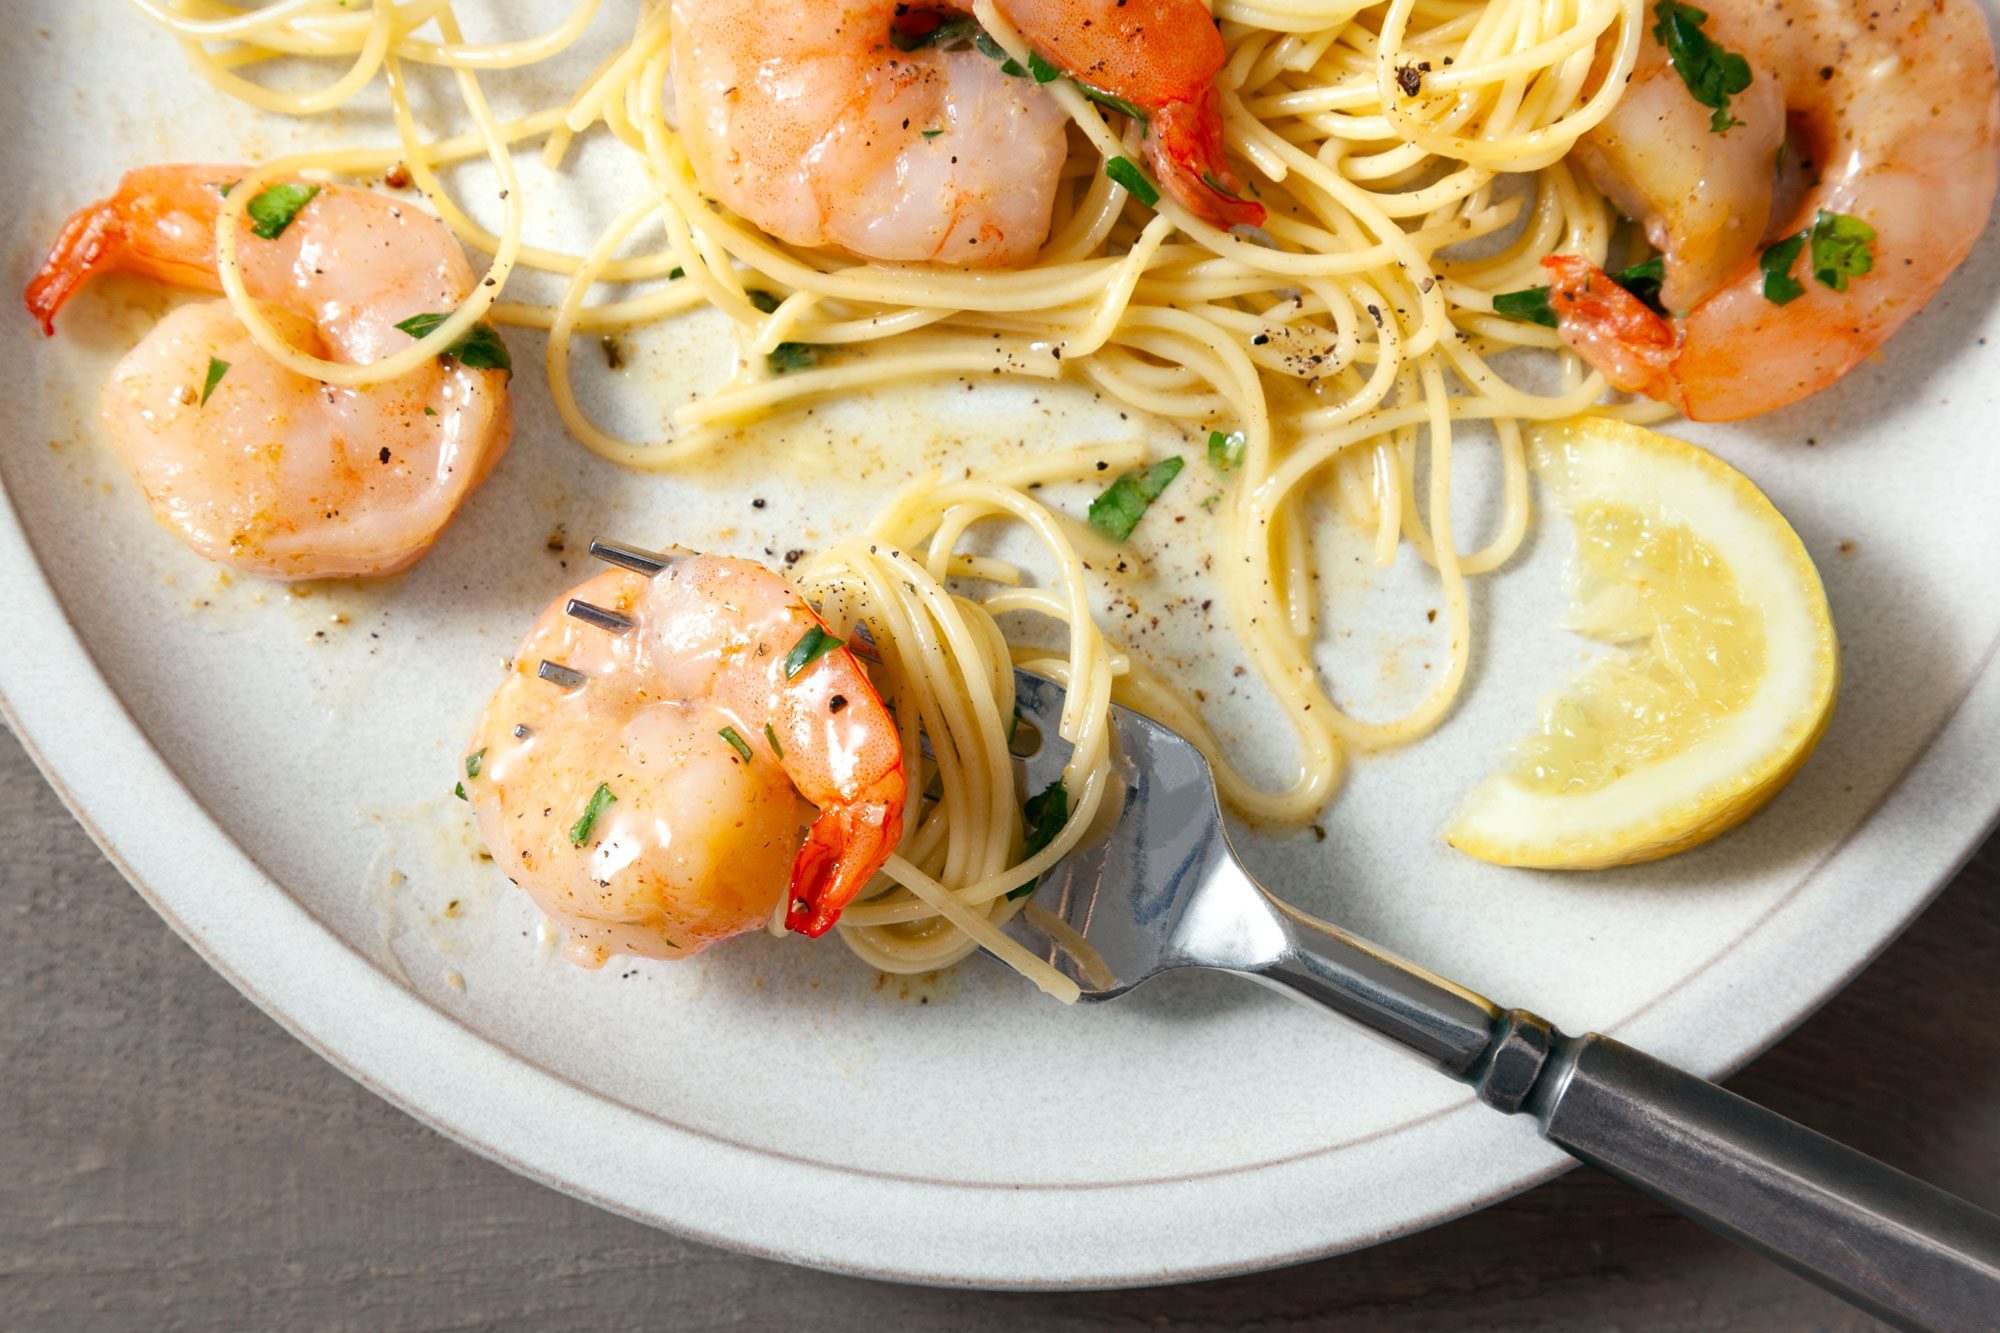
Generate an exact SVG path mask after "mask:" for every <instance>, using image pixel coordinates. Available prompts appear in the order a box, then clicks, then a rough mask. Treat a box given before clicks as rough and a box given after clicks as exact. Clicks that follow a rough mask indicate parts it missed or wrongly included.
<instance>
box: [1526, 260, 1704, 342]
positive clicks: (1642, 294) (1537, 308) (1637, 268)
mask: <svg viewBox="0 0 2000 1333" xmlns="http://www.w3.org/2000/svg"><path fill="white" fill-rule="evenodd" d="M1666 275H1667V263H1666V259H1665V257H1664V256H1661V255H1654V256H1653V257H1652V258H1651V259H1648V260H1645V261H1644V262H1643V263H1638V264H1633V265H1631V266H1630V267H1628V268H1621V269H1619V270H1618V271H1617V272H1616V273H1611V274H1607V275H1606V276H1607V277H1609V278H1610V279H1611V281H1613V282H1615V283H1617V284H1618V285H1619V286H1620V287H1623V288H1624V289H1625V290H1626V291H1628V292H1630V293H1632V295H1634V296H1636V297H1638V298H1639V300H1640V301H1641V302H1643V303H1644V304H1645V306H1646V308H1647V309H1648V310H1651V311H1652V312H1653V313H1654V314H1656V315H1662V316H1664V315H1665V314H1666V313H1667V311H1666V307H1665V306H1662V305H1661V304H1660V283H1661V282H1662V281H1664V280H1665V278H1666ZM1493 313H1494V314H1496V315H1505V316H1506V317H1507V318H1508V319H1518V320H1520V321H1521V322H1522V323H1523V324H1539V325H1541V326H1542V327H1543V328H1545V329H1552V328H1555V327H1556V312H1555V308H1554V307H1553V306H1551V305H1550V304H1549V289H1548V288H1546V287H1524V288H1522V289H1521V290H1520V291H1518V292H1501V293H1500V294H1499V295H1498V296H1495V297H1494V298H1493Z"/></svg>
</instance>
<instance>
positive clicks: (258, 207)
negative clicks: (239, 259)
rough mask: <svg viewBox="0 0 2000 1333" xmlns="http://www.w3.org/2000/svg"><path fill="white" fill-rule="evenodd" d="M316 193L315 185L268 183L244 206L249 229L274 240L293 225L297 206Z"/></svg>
mask: <svg viewBox="0 0 2000 1333" xmlns="http://www.w3.org/2000/svg"><path fill="white" fill-rule="evenodd" d="M318 193H319V186H317V185H268V186H266V187H264V188H263V189H262V190H259V191H258V192H257V197H256V198H254V199H252V200H251V201H250V202H249V204H247V205H246V206H245V207H244V210H243V211H244V212H246V213H248V214H249V215H250V230H251V231H252V232H254V233H255V234H257V235H258V236H261V237H263V238H264V239H265V240H267V241H275V240H277V239H278V238H279V237H280V236H282V235H284V234H285V228H287V227H289V226H291V225H292V219H293V218H295V217H297V216H298V215H299V210H300V209H302V208H304V207H305V206H306V205H307V204H309V203H311V202H312V199H313V196H314V195H316V194H318Z"/></svg>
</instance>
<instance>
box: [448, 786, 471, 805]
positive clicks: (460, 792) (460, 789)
mask: <svg viewBox="0 0 2000 1333" xmlns="http://www.w3.org/2000/svg"><path fill="white" fill-rule="evenodd" d="M451 794H452V795H453V796H456V797H457V798H458V799H459V800H461V801H469V800H471V799H472V798H471V797H470V796H467V795H466V794H465V784H464V783H463V782H454V783H452V784H451Z"/></svg>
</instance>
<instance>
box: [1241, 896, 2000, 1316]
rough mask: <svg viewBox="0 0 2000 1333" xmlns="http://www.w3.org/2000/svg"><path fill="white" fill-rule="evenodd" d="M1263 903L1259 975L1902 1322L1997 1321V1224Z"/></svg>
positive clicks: (1649, 1063) (1704, 1088)
mask: <svg viewBox="0 0 2000 1333" xmlns="http://www.w3.org/2000/svg"><path fill="white" fill-rule="evenodd" d="M1239 873H1240V872H1239ZM1252 884H1253V887H1254V882H1252ZM1257 892H1258V893H1260V894H1263V890H1261V889H1259V890H1257ZM1263 900H1264V901H1265V902H1267V903H1268V904H1269V906H1270V908H1271V910H1272V912H1273V913H1274V916H1273V918H1272V920H1273V922H1274V924H1276V925H1277V926H1278V928H1279V930H1280V931H1281V932H1282V946H1283V947H1281V948H1279V949H1277V950H1276V951H1275V952H1274V953H1273V954H1271V955H1270V956H1269V957H1268V958H1267V959H1266V960H1264V961H1262V962H1260V963H1259V965H1257V966H1255V967H1250V968H1245V969H1243V971H1244V972H1245V974H1246V975H1248V976H1250V977H1252V978H1254V979H1256V980H1258V981H1261V982H1263V983H1264V984H1265V985H1268V986H1271V987H1274V988H1276V989H1278V990H1281V991H1284V992H1286V993H1288V994H1290V995H1292V996H1294V997H1296V998H1298V999H1301V1000H1305V1001H1307V1002H1308V1003H1311V1004H1315V1005H1319V1006H1322V1007H1325V1008H1328V1009H1332V1010H1333V1011H1335V1012H1336V1013H1340V1014H1343V1015H1345V1016H1346V1017H1348V1018H1351V1019H1353V1020H1354V1021H1356V1022H1358V1023H1360V1024H1362V1025H1363V1026H1365V1027H1368V1028H1370V1029H1372V1030H1373V1031H1375V1032H1377V1033H1379V1034H1381V1035H1383V1036H1385V1037H1388V1038H1390V1039H1391V1040H1393V1041H1395V1042H1396V1043H1397V1044H1399V1045H1401V1046H1404V1047H1406V1048H1408V1049H1410V1050H1413V1051H1416V1052H1418V1053H1419V1054H1421V1055H1424V1056H1426V1057H1427V1058H1429V1059H1431V1060H1434V1061H1436V1062H1437V1064H1438V1065H1439V1066H1440V1067H1441V1068H1443V1069H1444V1070H1445V1071H1446V1072H1447V1073H1450V1074H1452V1075H1453V1076H1454V1077H1456V1078H1460V1079H1463V1080H1464V1081H1466V1082H1468V1083H1470V1084H1472V1085H1473V1086H1474V1087H1475V1088H1477V1089H1478V1090H1479V1096H1480V1099H1481V1100H1482V1101H1484V1102H1486V1103H1487V1104H1488V1105H1489V1106H1493V1107H1496V1108H1498V1109H1499V1110H1502V1111H1507V1112H1510V1113H1512V1112H1525V1113H1527V1114H1530V1115H1533V1116H1534V1117H1535V1118H1536V1119H1537V1120H1539V1121H1540V1122H1541V1126H1542V1133H1543V1134H1544V1135H1545V1136H1546V1137H1547V1138H1548V1140H1549V1141H1550V1142H1551V1143H1554V1144H1556V1145H1558V1146H1559V1147H1561V1148H1563V1149H1565V1150H1566V1151H1568V1152H1570V1153H1572V1154H1574V1155H1575V1156H1577V1157H1578V1158H1581V1159H1582V1160H1583V1161H1586V1162H1589V1163H1590V1164H1591V1165H1592V1166H1595V1167H1597V1168H1599V1169H1600V1170H1603V1171H1606V1172H1608V1173H1610V1174H1611V1175H1614V1176H1616V1177H1618V1178H1619V1179H1620V1180H1623V1181H1626V1182H1627V1183H1629V1184H1632V1185H1636V1186H1638V1187H1639V1188H1640V1189H1642V1190H1644V1191H1646V1193H1648V1194H1650V1195H1652V1196H1653V1197H1654V1198H1656V1199H1658V1200H1660V1201H1661V1202H1662V1203H1665V1204H1668V1205H1670V1206H1672V1207H1674V1208H1678V1209H1679V1210H1680V1211H1681V1212H1683V1213H1686V1214H1687V1215H1688V1216H1689V1217H1692V1218H1693V1219H1694V1220H1695V1221H1697V1222H1700V1223H1701V1224H1702V1225H1704V1226H1706V1227H1709V1228H1710V1229H1711V1230H1714V1231H1717V1232H1720V1233H1721V1234H1722V1235H1724V1236H1727V1237H1728V1238H1729V1239H1731V1240H1734V1241H1738V1242H1740V1243H1742V1244H1744V1245H1748V1246H1749V1247H1750V1248H1752V1249H1754V1250H1758V1251H1761V1252H1762V1253H1763V1254H1765V1255H1768V1256H1769V1257H1771V1258H1772V1259H1775V1260H1777V1261H1778V1262H1779V1263H1781V1264H1784V1265H1785V1266H1786V1267H1787V1268H1790V1269H1792V1270H1793V1271H1794V1272H1797V1273H1799V1274H1801V1275H1803V1276H1804V1277H1807V1278H1809V1279H1811V1280H1812V1281H1814V1282H1817V1283H1818V1284H1819V1285H1820V1286H1822V1287H1825V1288H1826V1289H1827V1290H1828V1291H1831V1292H1833V1293H1834V1294H1835V1295H1837V1296H1840V1297H1842V1298H1843V1299H1846V1300H1849V1301H1852V1302H1854V1303H1855V1304H1856V1305H1859V1306H1861V1307H1862V1308H1864V1309H1866V1310H1868V1311H1870V1312H1872V1313H1873V1314H1875V1315H1877V1316H1879V1317H1880V1318H1883V1319H1886V1320H1888V1321H1889V1322H1890V1323H1893V1324H1898V1325H1901V1326H1902V1327H1905V1328H1923V1329H1953V1330H1957V1329H1968V1330H1969V1329H1980V1330H1996V1329H2000V1218H1996V1217H1994V1216H1993V1215H1992V1214H1990V1213H1987V1212H1982V1211H1981V1210H1980V1209H1978V1208H1975V1207H1973V1206H1972V1205H1971V1204H1969V1203H1967V1202H1965V1201H1964V1200H1963V1199H1958V1198H1954V1197H1953V1196H1951V1195H1949V1194H1946V1193H1945V1192H1944V1191H1943V1190H1940V1189H1936V1188H1934V1187H1932V1186H1930V1185H1926V1184H1924V1182H1922V1181H1921V1180H1918V1179H1917V1178H1916V1177H1914V1176H1906V1175H1904V1174H1903V1173H1902V1172H1901V1171H1897V1170H1895V1169H1893V1168H1891V1167H1888V1166H1884V1165H1883V1164H1882V1163H1880V1162H1878V1161H1876V1160H1875V1159H1874V1158H1872V1157H1868V1156H1865V1155H1864V1154H1862V1153H1858V1152H1855V1151H1854V1150H1853V1149H1852V1148H1844V1147H1842V1146H1841V1145H1840V1144H1838V1143H1835V1142H1834V1141H1833V1140H1832V1139H1829V1138H1827V1137H1825V1136H1824V1135H1820V1134H1815V1133H1813V1132H1812V1131H1811V1130H1809V1129H1807V1128H1806V1127H1805V1126H1803V1125H1799V1124H1795V1123H1793V1122H1792V1121H1790V1120H1787V1119H1785V1118H1784V1117H1783V1116H1781V1115H1778V1114H1777V1113H1776V1112H1774V1111H1767V1110H1765V1109H1764V1108H1763V1107H1761V1106H1758V1105H1757V1104H1756V1103H1755V1102H1748V1101H1745V1100H1744V1099H1743V1098H1741V1097H1738V1096H1737V1095H1736V1094H1735V1093H1733V1092H1725V1091H1723V1090H1722V1089H1721V1088H1718V1087H1716V1086H1715V1084H1713V1083H1710V1082H1708V1081H1707V1080H1706V1079H1700V1078H1696V1077H1695V1076H1694V1075H1693V1074H1690V1073H1687V1072H1686V1071H1685V1070H1680V1069H1676V1068H1674V1067H1673V1066H1672V1065H1669V1064H1664V1063H1662V1062H1661V1061H1658V1060H1655V1059H1654V1058H1653V1057H1652V1056H1650V1055H1646V1054H1643V1053H1641V1052H1639V1051H1635V1050H1633V1049H1632V1048H1631V1047H1630V1046H1626V1045H1624V1044H1623V1043H1621V1042H1616V1041H1613V1040H1612V1039H1611V1038H1609V1037H1605V1036H1600V1035H1598V1034H1596V1033H1591V1034H1590V1035H1588V1036H1585V1037H1568V1036H1564V1035H1563V1034H1562V1033H1561V1032H1558V1031H1557V1030H1556V1029H1555V1028H1553V1027H1551V1026H1550V1025H1549V1024H1548V1023H1547V1022H1546V1021H1545V1020H1543V1019H1541V1018H1537V1017H1536V1016H1535V1015H1533V1014H1531V1013H1528V1012H1527V1011H1526V1010H1522V1009H1510V1010H1506V1011H1502V1010H1501V1009H1500V1008H1499V1007H1498V1006H1497V1005H1495V1004H1493V1003H1492V1002H1491V1001H1490V1000H1487V999H1486V998H1485V997H1483V996H1480V995H1475V994H1473V993H1472V992H1471V991H1468V990H1466V989H1465V988H1463V987H1461V986H1457V985H1454V984H1453V983H1451V982H1449V981H1446V980H1445V979H1444V978H1442V977H1439V976H1437V975H1436V974H1435V973H1432V972H1429V971H1426V970H1425V969H1423V968H1421V967H1418V966H1416V965H1415V964H1413V963H1410V962H1407V961H1405V960H1403V959H1401V958H1398V957H1396V956H1395V955H1393V954H1391V953H1389V952H1388V951H1387V950H1384V949H1380V948H1378V947H1376V946H1375V945H1372V944H1369V943H1368V942H1367V941H1365V940H1362V939H1359V938H1357V937H1355V936H1353V935H1350V934H1348V933H1347V932H1346V931H1344V930H1342V929H1340V928H1339V927H1338V926H1333V925H1329V924H1328V923H1327V922H1324V921H1320V920H1317V919H1315V918H1313V917H1310V916H1307V915H1306V914H1305V913H1303V912H1301V911H1299V910H1298V909H1297V908H1294V907H1291V906H1288V905H1286V904H1285V903H1283V902H1280V901H1279V900H1277V899H1275V898H1271V897H1269V895H1268V894H1264V898H1263Z"/></svg>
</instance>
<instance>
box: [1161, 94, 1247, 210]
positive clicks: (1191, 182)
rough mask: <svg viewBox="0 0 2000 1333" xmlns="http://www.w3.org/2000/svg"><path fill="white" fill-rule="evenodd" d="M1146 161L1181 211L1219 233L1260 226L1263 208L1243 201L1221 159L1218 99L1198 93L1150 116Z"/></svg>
mask: <svg viewBox="0 0 2000 1333" xmlns="http://www.w3.org/2000/svg"><path fill="white" fill-rule="evenodd" d="M1146 156H1147V160H1148V161H1149V162H1151V163H1152V167H1153V171H1154V174H1156V175H1157V176H1158V177H1159V178H1160V183H1161V184H1162V185H1164V186H1166V188H1167V192H1168V193H1169V194H1171V195H1173V197H1174V198H1175V199H1176V200H1178V201H1179V202H1180V204H1181V206H1182V207H1184V208H1186V209H1187V210H1188V211H1189V212H1191V213H1193V214H1194V215H1195V216H1196V217H1198V218H1200V219H1202V220H1203V221H1204V222H1209V223H1212V224H1214V225H1215V226H1218V227H1221V228H1224V229H1225V230H1226V229H1228V228H1230V227H1234V226H1238V225H1245V226H1251V227H1261V226H1262V225H1263V224H1264V206H1263V205H1262V204H1260V203H1257V202H1256V201H1255V200H1252V199H1246V198H1244V197H1243V183H1242V181H1240V180H1239V179H1237V176H1236V173H1235V172H1233V171H1231V170H1230V169H1229V164H1228V162H1227V161H1226V160H1225V159H1224V157H1223V153H1222V96H1221V94H1219V93H1217V92H1216V91H1215V89H1214V88H1213V87H1205V88H1202V89H1201V90H1200V91H1199V92H1197V93H1196V94H1195V95H1194V97H1192V98H1191V99H1189V100H1187V101H1174V102H1168V103H1167V104H1166V105H1164V106H1161V107H1158V108H1156V109H1155V110H1154V111H1153V112H1152V121H1151V124H1150V125H1149V126H1148V133H1147V138H1146Z"/></svg>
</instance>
